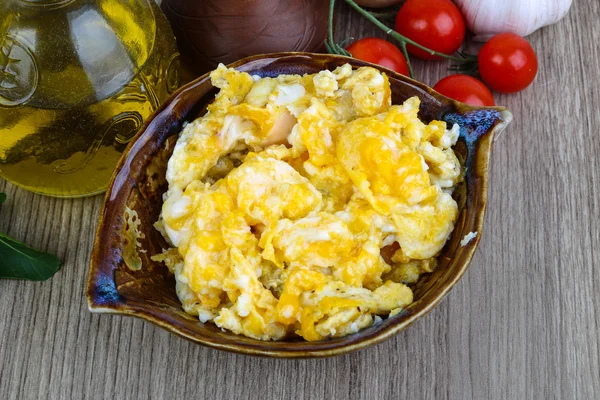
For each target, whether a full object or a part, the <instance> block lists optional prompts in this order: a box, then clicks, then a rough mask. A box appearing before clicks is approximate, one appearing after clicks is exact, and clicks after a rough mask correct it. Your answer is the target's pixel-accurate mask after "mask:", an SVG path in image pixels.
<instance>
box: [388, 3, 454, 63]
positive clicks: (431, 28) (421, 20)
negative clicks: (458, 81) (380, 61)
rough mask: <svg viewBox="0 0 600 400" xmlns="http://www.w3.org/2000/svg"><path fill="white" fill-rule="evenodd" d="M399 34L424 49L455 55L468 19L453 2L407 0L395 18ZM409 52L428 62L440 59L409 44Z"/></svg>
mask: <svg viewBox="0 0 600 400" xmlns="http://www.w3.org/2000/svg"><path fill="white" fill-rule="evenodd" d="M396 31H397V32H399V33H400V34H402V35H404V36H406V37H407V38H409V39H412V40H414V41H415V42H417V43H418V44H420V45H421V46H425V47H427V48H429V49H431V50H435V51H437V52H440V53H444V54H452V53H454V52H455V51H456V50H458V48H459V47H460V45H461V44H462V42H463V40H464V39H465V20H464V18H463V16H462V14H461V13H460V11H459V10H458V8H457V7H456V6H455V5H454V3H452V2H451V1H450V0H407V1H406V2H405V3H404V4H403V5H402V7H401V8H400V11H398V15H396ZM407 50H408V51H409V53H410V54H414V55H415V56H417V57H419V58H423V59H425V60H439V59H440V57H438V56H433V55H431V54H429V53H428V52H426V51H424V50H421V49H418V48H416V47H414V46H411V45H408V46H407Z"/></svg>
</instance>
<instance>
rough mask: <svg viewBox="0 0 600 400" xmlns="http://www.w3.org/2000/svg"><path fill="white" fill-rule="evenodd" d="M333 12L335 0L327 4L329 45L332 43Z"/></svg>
mask: <svg viewBox="0 0 600 400" xmlns="http://www.w3.org/2000/svg"><path fill="white" fill-rule="evenodd" d="M334 12H335V0H331V1H330V2H329V43H330V45H332V44H333V43H334V41H333V14H334Z"/></svg>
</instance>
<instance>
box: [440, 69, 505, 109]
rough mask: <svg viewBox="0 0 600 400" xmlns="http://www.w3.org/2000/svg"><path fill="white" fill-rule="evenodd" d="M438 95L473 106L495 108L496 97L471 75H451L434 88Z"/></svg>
mask: <svg viewBox="0 0 600 400" xmlns="http://www.w3.org/2000/svg"><path fill="white" fill-rule="evenodd" d="M433 90H435V91H436V92H438V93H441V94H443V95H444V96H446V97H450V98H451V99H454V100H458V101H461V102H463V103H466V104H470V105H472V106H494V105H496V103H495V102H494V96H492V93H491V92H490V90H489V89H488V88H487V87H485V85H484V84H483V83H481V82H480V81H479V80H477V79H475V78H473V77H472V76H469V75H463V74H455V75H450V76H447V77H445V78H444V79H442V80H441V81H439V82H438V83H436V84H435V86H434V87H433Z"/></svg>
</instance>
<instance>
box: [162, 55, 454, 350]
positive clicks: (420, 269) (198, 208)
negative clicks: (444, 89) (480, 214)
mask: <svg viewBox="0 0 600 400" xmlns="http://www.w3.org/2000/svg"><path fill="white" fill-rule="evenodd" d="M211 80H212V84H213V85H214V86H215V87H217V88H219V89H220V91H219V93H218V94H217V95H216V98H215V101H214V102H213V103H212V104H210V105H209V106H208V111H207V113H206V115H204V116H203V117H201V118H198V119H197V120H195V121H193V122H192V123H189V124H188V125H187V126H185V128H184V129H183V131H182V133H181V135H180V137H179V139H178V141H177V145H176V147H175V149H174V152H173V155H172V156H171V158H170V160H169V164H168V169H167V180H168V183H169V189H168V191H167V192H166V193H165V194H164V205H163V208H162V213H161V216H160V219H159V221H158V222H157V223H156V224H155V226H156V228H157V229H158V230H160V231H161V233H162V234H163V235H164V237H165V238H166V240H167V241H168V242H169V243H170V244H171V245H172V248H170V249H167V250H165V251H164V252H163V253H162V254H159V255H156V256H154V257H153V259H154V260H158V261H162V262H164V263H165V264H166V265H167V266H168V268H169V269H170V270H171V272H173V274H174V275H175V278H176V285H177V294H178V296H179V298H180V300H181V303H182V305H183V309H184V310H185V311H186V312H187V313H190V314H192V315H196V316H198V318H199V319H200V321H202V322H208V321H212V322H213V323H214V324H216V325H217V326H218V327H220V328H221V329H226V330H230V331H232V332H234V333H236V334H242V335H245V336H248V337H251V338H255V339H260V340H279V339H282V338H284V337H286V336H289V335H299V336H301V337H303V338H304V339H306V340H309V341H315V340H323V339H326V338H330V337H339V336H344V335H348V334H351V333H354V332H358V331H359V330H361V329H363V328H366V327H368V326H371V325H373V324H374V323H377V322H378V321H380V320H381V317H387V316H390V315H394V314H397V313H398V312H401V311H402V310H403V309H404V308H405V307H407V306H408V305H409V304H410V303H411V302H412V301H413V293H412V291H411V289H410V288H409V287H408V286H407V284H410V283H414V282H416V281H417V280H418V279H419V276H420V275H421V274H423V273H426V272H430V271H432V270H433V268H435V266H436V258H435V257H436V255H437V254H438V252H439V251H440V250H441V249H442V247H443V246H444V244H445V242H446V240H447V239H448V237H449V235H450V233H451V232H452V230H453V228H454V223H455V221H456V218H457V216H458V207H457V204H456V202H455V201H454V200H453V198H452V196H451V192H452V189H453V187H454V186H455V185H456V184H457V183H458V182H459V181H460V180H461V179H462V173H461V166H460V163H459V161H458V159H457V158H456V156H455V154H454V152H453V150H452V146H453V145H454V144H455V143H456V141H457V139H458V126H453V127H447V126H446V123H445V122H441V121H432V122H431V123H429V124H424V123H423V122H422V121H421V120H420V119H419V118H418V115H417V114H418V111H419V99H418V98H416V97H413V98H410V99H408V100H407V101H406V102H404V104H401V105H392V104H391V91H390V85H389V82H388V78H387V76H386V75H385V74H384V73H381V72H379V71H378V70H376V69H374V68H370V67H362V68H358V69H357V70H353V69H352V67H351V66H350V65H348V64H346V65H343V66H341V67H339V68H337V69H336V70H334V71H326V70H325V71H321V72H319V73H317V74H312V75H304V76H299V75H280V76H278V77H276V78H260V77H258V76H251V75H249V74H247V73H244V72H238V71H236V70H234V69H228V68H226V67H225V66H223V65H220V66H219V67H218V68H217V69H216V70H215V71H213V72H212V74H211Z"/></svg>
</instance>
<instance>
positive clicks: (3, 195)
mask: <svg viewBox="0 0 600 400" xmlns="http://www.w3.org/2000/svg"><path fill="white" fill-rule="evenodd" d="M5 201H6V193H0V204H2V203H4V202H5Z"/></svg>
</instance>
